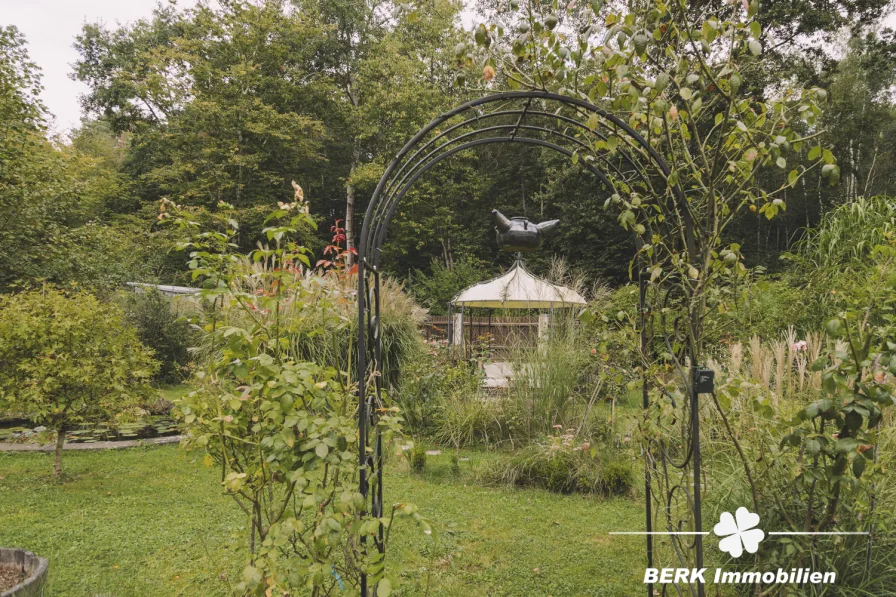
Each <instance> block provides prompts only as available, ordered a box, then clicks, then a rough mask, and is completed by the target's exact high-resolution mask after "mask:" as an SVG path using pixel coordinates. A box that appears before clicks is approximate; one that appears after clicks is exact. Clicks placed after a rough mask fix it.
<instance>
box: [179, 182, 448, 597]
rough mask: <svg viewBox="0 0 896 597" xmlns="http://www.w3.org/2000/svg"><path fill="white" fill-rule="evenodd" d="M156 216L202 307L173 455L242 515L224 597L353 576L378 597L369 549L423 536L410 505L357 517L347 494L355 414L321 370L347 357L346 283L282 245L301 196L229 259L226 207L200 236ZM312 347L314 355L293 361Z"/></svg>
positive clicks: (343, 386)
mask: <svg viewBox="0 0 896 597" xmlns="http://www.w3.org/2000/svg"><path fill="white" fill-rule="evenodd" d="M163 205H164V206H165V208H166V210H167V209H169V208H170V210H171V211H165V212H163V213H165V214H173V216H172V215H166V216H164V218H163V219H166V218H169V217H173V218H174V219H175V221H176V222H177V223H178V224H179V225H180V226H181V227H183V228H184V229H186V230H187V231H189V232H190V233H191V239H190V242H189V243H188V246H189V247H190V248H191V250H192V252H191V255H190V257H191V262H190V269H191V270H193V271H194V274H195V276H196V278H198V279H200V280H201V287H202V290H201V291H200V298H201V300H202V301H203V302H204V307H205V308H204V309H203V310H201V311H200V312H199V313H198V315H197V317H196V324H197V327H198V328H199V329H200V330H201V331H202V333H203V334H205V337H204V338H203V342H202V358H201V359H200V360H199V362H198V363H197V373H196V378H195V383H196V386H197V390H196V391H194V392H191V393H190V394H188V395H187V396H185V397H184V398H183V399H181V400H178V401H177V402H176V411H177V413H178V414H179V416H180V417H181V419H182V421H183V423H184V427H185V431H186V434H187V438H186V440H185V445H186V447H187V449H201V450H203V451H205V452H206V456H205V458H204V462H205V464H206V465H207V466H210V467H211V466H215V465H217V466H216V468H217V469H218V470H219V471H220V482H221V485H222V487H223V489H224V492H225V493H226V494H227V495H228V496H230V497H232V498H233V500H234V501H235V503H237V504H238V505H239V507H240V508H241V510H242V511H243V512H244V513H245V514H246V524H245V527H244V529H245V534H246V546H247V547H248V551H249V558H248V561H247V562H246V566H245V568H244V570H243V574H242V582H241V583H239V585H237V587H236V590H237V592H239V593H241V594H246V595H249V594H251V595H261V594H264V593H268V594H270V593H272V592H274V593H276V594H278V595H280V594H296V593H303V594H314V595H323V594H329V593H331V592H332V591H334V590H335V588H336V586H337V579H341V580H339V583H340V584H341V583H342V582H343V581H344V582H345V584H347V585H350V587H346V588H348V589H349V590H350V591H354V592H357V590H358V584H359V582H360V576H361V574H362V573H367V574H369V580H370V582H371V583H373V584H375V583H378V582H383V584H382V585H381V586H388V584H389V582H390V580H391V579H390V578H388V577H386V570H385V566H384V564H385V562H384V560H383V558H384V554H383V552H382V551H381V550H378V549H375V548H373V547H372V546H373V545H374V542H373V541H374V539H375V538H378V537H382V536H385V537H388V536H389V530H388V529H389V528H391V524H392V521H393V519H396V518H404V517H409V518H412V519H413V520H415V521H418V522H420V524H421V525H422V526H423V527H424V530H425V531H429V532H431V529H429V526H428V524H427V523H426V521H424V520H423V519H422V518H421V517H420V514H419V513H417V512H416V510H415V508H414V507H413V506H412V505H411V504H406V503H402V504H396V505H395V506H393V508H392V511H391V512H383V513H381V514H380V513H378V512H371V509H370V504H369V503H368V501H367V500H366V499H365V497H364V495H362V494H361V493H360V492H359V491H358V478H359V466H358V456H357V455H358V451H359V449H360V446H359V443H360V441H361V440H360V438H359V434H358V428H357V420H358V411H357V408H358V404H357V400H356V399H355V395H354V393H353V391H352V390H353V387H354V384H353V383H351V380H350V379H346V378H345V376H344V375H343V372H341V371H339V370H337V369H336V368H334V366H333V365H334V364H337V365H342V364H343V363H345V362H346V361H345V360H339V359H348V358H349V357H350V356H351V352H350V347H351V344H344V345H343V344H340V342H339V341H334V339H340V338H344V337H346V336H345V335H344V334H345V333H346V330H349V331H350V329H351V328H350V320H351V319H352V318H351V317H349V315H350V312H351V309H352V307H351V305H352V286H353V285H352V283H351V280H352V278H351V276H350V275H348V272H346V271H345V270H344V269H333V270H330V271H324V272H311V271H309V269H310V259H309V257H308V253H309V251H308V250H307V249H306V248H305V247H303V246H301V245H299V244H298V243H297V241H296V240H295V238H296V235H297V233H298V231H299V230H300V229H306V228H308V227H310V226H311V225H312V224H313V222H312V221H311V219H310V216H308V215H307V205H306V204H304V203H303V202H302V191H301V189H300V188H299V187H298V186H297V185H296V202H294V203H290V204H281V209H279V210H277V211H275V212H273V213H272V214H271V215H270V216H269V218H268V220H267V221H268V224H269V226H270V227H269V228H267V229H266V230H265V232H266V235H267V238H268V241H269V242H270V243H271V245H270V246H264V247H261V248H259V249H258V250H256V251H253V253H251V254H250V255H248V256H238V255H234V254H233V253H232V250H233V249H234V246H235V245H234V237H235V236H236V234H237V225H236V223H235V221H234V220H233V215H232V213H231V212H232V209H231V207H230V206H228V205H226V204H224V205H222V206H221V207H222V209H223V213H222V214H220V216H219V223H218V226H219V231H217V232H203V231H200V230H198V229H197V228H198V225H197V224H195V223H194V220H193V219H192V218H191V217H189V215H188V214H184V213H183V211H182V210H181V209H180V208H179V207H178V206H176V205H173V204H171V203H170V202H165V203H163ZM321 337H323V338H328V339H329V340H327V342H328V343H327V344H326V345H325V347H324V348H322V349H320V352H317V353H310V352H306V351H308V350H309V349H308V347H309V346H315V344H314V342H315V339H316V338H321ZM348 338H351V336H350V335H349V336H348ZM330 342H332V343H330ZM343 349H344V350H346V354H342V353H341V350H343ZM309 354H310V355H312V356H314V354H316V355H317V356H320V357H322V358H324V359H329V358H333V359H335V361H333V362H323V363H319V362H314V361H310V360H308V359H307V358H306V357H307V355H309ZM345 371H350V366H348V365H347V366H346V370H345ZM399 424H400V417H399V416H397V414H396V413H395V412H394V410H393V409H384V410H383V411H381V412H380V413H379V416H378V417H377V423H376V425H377V426H376V427H375V428H374V429H372V430H371V433H372V434H377V435H378V439H381V440H382V444H383V445H384V446H389V445H390V444H391V443H392V441H391V440H392V437H393V436H394V435H395V434H396V433H398V432H399V431H400V428H399ZM380 434H381V435H380ZM377 464H378V463H374V466H375V465H377ZM374 479H375V477H374ZM372 491H376V487H372ZM380 516H382V518H380ZM380 533H384V535H382V534H380ZM365 542H366V546H365ZM384 543H385V542H384ZM390 576H391V575H390ZM392 578H394V577H392Z"/></svg>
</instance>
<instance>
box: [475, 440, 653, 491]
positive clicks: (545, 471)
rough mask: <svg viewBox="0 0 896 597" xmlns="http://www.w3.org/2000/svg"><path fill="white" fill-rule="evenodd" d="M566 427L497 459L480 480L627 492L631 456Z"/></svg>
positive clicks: (631, 481) (632, 474)
mask: <svg viewBox="0 0 896 597" xmlns="http://www.w3.org/2000/svg"><path fill="white" fill-rule="evenodd" d="M573 432H574V430H567V432H565V433H561V430H559V429H558V430H556V433H554V434H553V435H549V436H547V437H545V438H544V439H543V440H542V441H539V442H535V443H532V444H530V445H529V446H527V447H525V448H523V449H522V450H520V451H519V452H516V453H514V454H511V455H508V456H507V457H506V458H504V459H502V460H500V461H497V462H496V463H495V464H493V465H491V466H490V467H489V468H487V469H486V471H485V472H484V480H485V481H486V482H491V483H499V484H509V485H513V486H515V487H540V488H543V489H547V490H548V491H552V492H555V493H593V494H597V495H603V496H614V495H627V494H629V493H630V492H631V490H632V487H633V485H634V478H635V472H634V466H633V461H632V460H631V458H630V457H629V456H628V455H627V454H626V453H624V452H619V451H617V450H616V449H613V448H612V447H611V446H605V445H598V444H595V443H593V442H590V441H582V440H581V439H579V438H577V437H576V436H575V435H574V434H573Z"/></svg>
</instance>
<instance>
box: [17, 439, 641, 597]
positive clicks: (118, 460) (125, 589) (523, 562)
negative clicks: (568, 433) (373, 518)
mask: <svg viewBox="0 0 896 597" xmlns="http://www.w3.org/2000/svg"><path fill="white" fill-rule="evenodd" d="M471 456H472V457H473V459H474V460H476V459H477V458H484V456H482V455H477V454H472V455H471ZM51 458H52V456H50V455H47V454H33V453H17V454H0V545H3V546H15V547H25V548H27V549H30V550H32V551H35V552H37V553H39V554H40V555H43V556H46V557H48V558H49V560H50V587H49V593H48V597H63V596H72V597H74V596H78V597H83V596H90V597H93V596H103V597H106V596H108V597H125V596H142V595H152V596H159V597H163V596H169V595H170V596H175V595H178V596H180V595H183V596H187V595H189V596H193V595H196V596H206V595H207V596H217V595H228V594H230V593H229V590H228V581H227V580H226V579H228V578H231V579H232V578H236V576H237V574H238V571H239V570H240V569H241V567H242V562H243V557H244V554H243V553H240V552H238V551H237V550H235V549H234V548H233V545H236V544H237V543H236V540H238V538H239V532H240V528H241V524H242V520H241V517H240V515H239V510H238V509H237V507H236V505H235V504H233V503H232V502H231V501H230V500H229V499H228V498H226V497H225V496H223V495H222V494H221V492H220V489H219V486H218V484H217V480H216V478H215V472H214V471H212V470H211V469H208V468H206V467H204V466H203V465H202V464H201V462H200V458H198V457H194V456H192V455H185V454H183V453H181V452H180V451H179V449H178V448H177V447H175V446H164V447H153V448H134V449H130V450H116V451H108V452H70V453H66V455H65V458H64V459H63V467H64V468H65V470H66V472H67V474H68V478H67V480H66V481H64V482H62V483H58V482H56V481H55V480H54V479H53V478H52V474H51V468H52V466H51ZM429 460H430V462H429V468H428V470H427V473H425V474H424V475H423V476H417V475H411V474H408V473H406V472H403V471H393V472H391V473H390V474H389V476H388V478H387V480H386V488H387V492H388V496H387V502H393V501H409V502H413V503H416V504H417V505H419V506H420V507H421V509H422V510H423V512H424V515H425V516H427V517H428V518H429V519H430V520H431V521H433V522H434V523H435V524H436V527H437V528H438V529H441V531H440V532H439V534H438V538H436V539H433V538H432V537H427V536H424V535H422V534H421V533H419V531H418V530H417V529H416V528H414V527H411V526H410V525H405V526H403V527H399V528H398V529H397V530H396V531H395V532H394V533H393V538H392V544H391V546H390V557H391V558H394V560H393V561H397V562H401V564H402V565H403V567H404V573H403V576H404V580H405V582H404V585H403V586H402V587H401V589H400V591H398V594H399V595H407V596H411V595H413V596H420V597H422V596H423V595H425V594H427V591H426V584H427V579H428V582H429V585H430V586H429V592H428V595H429V596H432V597H439V596H444V597H447V596H452V597H453V596H458V597H461V596H463V597H472V596H485V595H488V596H498V595H508V596H509V595H513V596H527V597H529V596H532V597H534V596H548V595H551V596H554V597H561V596H589V597H627V596H629V595H632V596H634V595H639V596H640V595H643V591H644V589H643V585H642V584H641V579H642V576H641V575H643V565H644V564H643V562H642V560H643V546H642V543H641V540H639V539H637V538H628V537H622V538H617V537H614V538H610V537H609V536H607V534H606V533H607V532H608V531H609V530H612V529H637V528H641V525H643V522H642V513H641V506H640V505H639V503H638V502H636V501H633V500H628V499H612V500H600V499H597V498H590V497H584V496H559V495H554V494H550V493H547V492H543V491H538V490H512V489H500V488H486V487H481V486H477V485H474V484H472V483H471V482H470V477H471V475H470V473H469V472H468V471H464V472H462V473H461V475H460V476H459V477H457V476H454V475H452V474H451V473H450V472H449V464H448V458H447V456H441V457H430V459H429ZM346 595H348V593H346Z"/></svg>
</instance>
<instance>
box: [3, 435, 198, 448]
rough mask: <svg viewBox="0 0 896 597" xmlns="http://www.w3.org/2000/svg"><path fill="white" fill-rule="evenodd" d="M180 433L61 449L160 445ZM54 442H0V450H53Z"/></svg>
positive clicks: (172, 441) (173, 441)
mask: <svg viewBox="0 0 896 597" xmlns="http://www.w3.org/2000/svg"><path fill="white" fill-rule="evenodd" d="M181 439H183V436H182V435H171V436H168V437H152V438H148V439H128V440H123V441H117V442H116V441H106V442H91V443H73V444H68V443H67V444H65V446H64V447H63V450H120V449H123V448H139V447H140V446H160V445H165V444H177V443H180V440H181ZM55 451H56V445H55V444H9V443H0V452H55Z"/></svg>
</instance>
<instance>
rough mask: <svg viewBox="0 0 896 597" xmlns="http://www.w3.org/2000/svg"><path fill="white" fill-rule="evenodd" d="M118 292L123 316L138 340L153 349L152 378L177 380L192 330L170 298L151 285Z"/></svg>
mask: <svg viewBox="0 0 896 597" xmlns="http://www.w3.org/2000/svg"><path fill="white" fill-rule="evenodd" d="M120 296H121V298H120V301H121V305H122V309H123V310H124V314H125V318H126V320H127V321H128V323H130V324H131V325H132V326H134V328H136V330H137V334H138V336H139V338H140V341H141V342H142V343H143V344H144V345H145V346H148V347H149V348H151V349H152V350H153V351H154V353H155V357H156V360H157V361H159V371H158V373H157V374H156V380H157V381H161V382H166V383H175V382H178V381H181V380H182V379H183V377H184V368H185V366H186V365H187V363H189V360H190V354H189V351H188V349H189V346H190V339H191V336H192V334H191V332H190V326H189V325H188V324H187V323H186V322H185V321H182V320H180V319H179V314H178V313H177V312H176V310H175V304H174V300H173V299H171V298H169V297H166V296H165V295H163V294H162V293H161V292H159V291H157V290H155V289H147V290H145V291H143V290H140V291H137V292H127V293H122V294H121V295H120ZM181 300H189V299H181Z"/></svg>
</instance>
